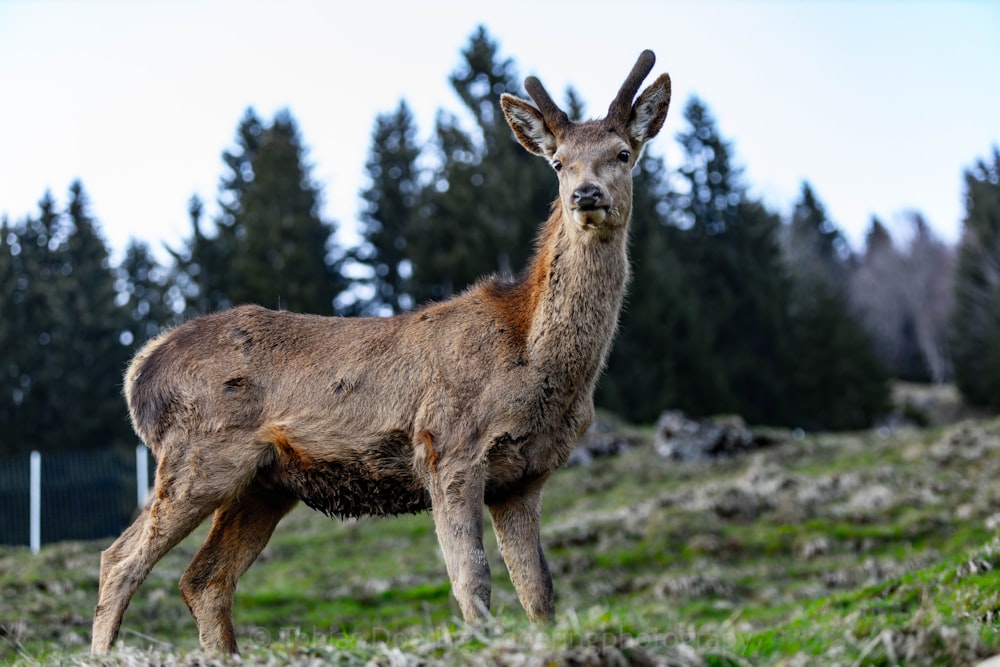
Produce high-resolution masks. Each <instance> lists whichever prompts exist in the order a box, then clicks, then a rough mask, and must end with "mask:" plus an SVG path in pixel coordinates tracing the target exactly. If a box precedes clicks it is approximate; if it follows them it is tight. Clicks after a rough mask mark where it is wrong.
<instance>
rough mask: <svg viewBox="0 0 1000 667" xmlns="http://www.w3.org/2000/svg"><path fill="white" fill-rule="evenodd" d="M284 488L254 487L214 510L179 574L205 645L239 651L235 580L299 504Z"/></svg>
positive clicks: (182, 587)
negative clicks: (200, 542)
mask: <svg viewBox="0 0 1000 667" xmlns="http://www.w3.org/2000/svg"><path fill="white" fill-rule="evenodd" d="M295 502H296V499H295V498H294V497H293V496H291V495H288V494H286V493H283V492H278V491H265V490H262V489H260V488H257V487H251V488H250V489H248V490H247V491H246V492H245V494H244V495H243V496H241V497H240V498H238V499H235V500H233V501H232V502H230V503H228V504H226V505H223V506H222V507H220V508H219V509H217V510H216V511H215V515H214V517H213V519H212V529H211V531H210V532H209V534H208V537H207V538H206V539H205V543H204V544H203V545H202V547H201V549H199V550H198V553H197V554H195V556H194V559H192V561H191V564H190V565H189V566H188V568H187V570H185V571H184V575H183V576H182V577H181V596H182V597H183V598H184V602H185V604H187V606H188V609H190V610H191V615H192V616H194V618H195V621H196V622H197V623H198V634H199V637H200V639H201V645H202V647H203V648H204V649H205V650H207V651H219V652H224V653H238V652H239V651H238V648H237V646H236V635H235V632H234V630H233V595H234V594H235V592H236V582H237V581H238V580H239V578H240V576H242V575H243V573H244V572H246V571H247V568H249V567H250V566H251V565H252V564H253V562H254V561H255V560H256V559H257V556H258V555H260V552H261V550H263V548H264V546H265V545H266V544H267V542H268V540H269V539H271V534H272V533H273V532H274V528H275V526H277V525H278V522H279V521H281V519H282V517H284V516H285V515H286V514H287V513H288V511H289V510H290V509H291V508H292V507H293V506H294V505H295Z"/></svg>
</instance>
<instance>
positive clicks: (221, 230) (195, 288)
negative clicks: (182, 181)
mask: <svg viewBox="0 0 1000 667" xmlns="http://www.w3.org/2000/svg"><path fill="white" fill-rule="evenodd" d="M224 210H225V209H224ZM203 213H204V205H203V204H202V202H201V199H199V198H198V196H197V195H195V196H192V197H191V199H190V200H189V201H188V217H189V219H190V220H191V237H190V238H189V239H187V240H186V241H185V243H184V248H183V249H182V250H174V249H172V248H167V251H168V252H169V253H170V254H171V256H172V257H173V260H174V265H173V268H172V270H171V273H170V280H169V282H170V284H172V285H173V288H174V289H175V290H176V292H177V294H176V296H177V297H178V298H179V299H180V300H181V301H182V302H183V304H184V306H183V309H182V316H183V317H184V318H188V317H193V316H195V315H204V314H206V313H213V312H216V311H220V310H225V309H226V308H229V307H231V306H232V305H233V301H232V296H231V292H232V283H233V276H232V262H233V257H234V256H235V255H236V252H237V244H238V242H239V241H238V237H237V230H236V228H235V225H234V223H233V222H232V220H230V219H228V218H227V214H223V216H222V217H220V219H219V220H218V221H217V224H216V226H215V235H214V236H209V235H207V234H206V233H205V232H204V231H203V230H202V224H203V223H202V214H203Z"/></svg>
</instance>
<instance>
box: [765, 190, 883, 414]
mask: <svg viewBox="0 0 1000 667" xmlns="http://www.w3.org/2000/svg"><path fill="white" fill-rule="evenodd" d="M786 238H787V242H786V245H785V257H786V262H787V263H788V266H789V269H790V271H791V274H792V276H793V278H794V289H793V292H792V307H791V313H790V316H791V317H790V319H791V328H790V331H791V334H792V335H791V337H790V338H791V340H790V349H791V351H792V357H793V358H792V363H791V366H790V368H789V372H788V375H787V380H788V385H789V387H790V388H791V392H790V396H791V405H792V409H791V411H790V414H791V415H792V417H793V419H794V420H795V422H794V423H795V424H796V425H798V426H802V427H806V428H810V429H825V430H834V429H857V428H866V427H868V426H870V425H871V424H872V423H873V421H874V420H875V419H876V418H877V417H879V416H880V415H882V414H884V413H885V412H886V411H887V410H888V407H889V384H888V374H887V372H886V370H885V368H884V367H883V366H882V365H881V363H879V361H878V359H877V357H876V356H875V351H874V348H873V346H872V343H871V340H870V339H869V338H868V336H867V334H866V332H865V331H864V329H863V328H862V326H861V325H860V323H859V322H858V321H857V320H855V319H854V316H853V314H852V312H851V310H850V306H849V303H848V289H847V275H848V270H849V265H848V260H849V257H848V254H847V252H846V248H847V245H846V242H845V241H844V239H843V236H842V235H841V233H840V230H839V229H837V227H836V225H834V224H833V222H832V221H831V220H830V219H829V218H828V217H827V214H826V211H825V210H824V208H823V205H822V204H821V203H820V202H819V200H818V199H817V198H816V195H815V193H814V192H813V190H812V188H811V187H810V186H809V185H808V184H803V186H802V194H801V195H800V198H799V201H798V202H796V204H795V207H794V209H793V212H792V216H791V220H790V222H789V224H788V229H787V235H786Z"/></svg>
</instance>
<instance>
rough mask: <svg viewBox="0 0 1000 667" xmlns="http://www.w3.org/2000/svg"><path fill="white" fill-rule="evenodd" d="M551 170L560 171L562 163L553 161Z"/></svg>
mask: <svg viewBox="0 0 1000 667" xmlns="http://www.w3.org/2000/svg"><path fill="white" fill-rule="evenodd" d="M552 168H553V169H555V170H556V171H562V162H560V161H559V160H553V161H552Z"/></svg>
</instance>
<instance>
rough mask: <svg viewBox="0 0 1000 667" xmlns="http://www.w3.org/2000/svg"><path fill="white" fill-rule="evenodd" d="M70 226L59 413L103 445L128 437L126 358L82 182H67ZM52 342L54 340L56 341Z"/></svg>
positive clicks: (79, 438)
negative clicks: (124, 391)
mask: <svg viewBox="0 0 1000 667" xmlns="http://www.w3.org/2000/svg"><path fill="white" fill-rule="evenodd" d="M69 194H70V198H69V204H68V206H67V217H68V221H67V222H68V224H69V230H68V234H67V237H66V241H65V246H64V249H63V251H62V253H61V254H62V255H63V261H64V262H65V265H64V266H65V267H67V268H64V269H63V272H64V274H65V276H66V283H65V284H64V285H63V286H62V288H61V292H62V297H63V299H64V302H63V307H62V309H61V312H60V313H59V316H60V318H61V319H63V320H64V322H65V324H64V328H63V331H64V333H65V339H64V340H65V343H64V344H63V345H61V346H60V352H61V353H63V354H64V355H65V359H64V364H65V366H64V371H65V372H64V376H65V379H64V381H63V382H61V383H59V386H60V388H61V389H62V390H64V392H65V393H64V394H63V397H64V401H63V405H62V408H61V410H60V418H62V419H63V420H64V422H65V428H66V431H67V434H72V436H73V438H74V439H75V441H76V442H78V443H80V444H81V445H83V446H106V445H109V444H115V443H120V442H123V441H125V440H127V439H129V438H130V437H131V430H130V429H129V428H128V423H127V419H126V413H125V406H124V404H123V403H122V400H121V372H122V369H124V368H125V364H126V362H127V361H128V357H129V351H128V348H127V347H125V346H124V345H123V344H122V334H123V332H124V331H126V329H127V327H128V320H127V316H126V314H125V312H124V311H123V310H122V309H121V308H120V307H119V306H118V305H117V304H116V297H117V293H116V290H115V275H114V271H113V270H112V267H111V264H110V257H109V254H108V249H107V246H106V245H105V243H104V240H103V239H102V238H101V236H100V232H99V230H98V226H97V223H96V221H94V219H93V218H92V217H91V216H90V210H89V208H90V202H89V200H88V197H87V195H86V193H85V192H84V189H83V186H82V184H81V183H80V182H79V181H77V182H75V183H73V184H72V185H71V186H70V192H69ZM55 342H56V341H53V343H55Z"/></svg>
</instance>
